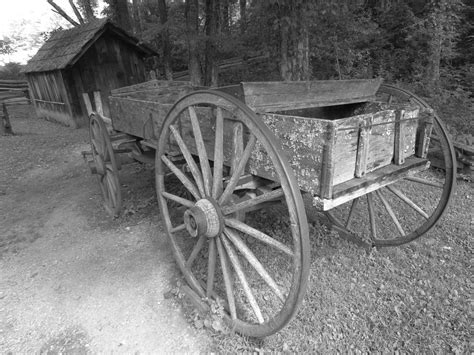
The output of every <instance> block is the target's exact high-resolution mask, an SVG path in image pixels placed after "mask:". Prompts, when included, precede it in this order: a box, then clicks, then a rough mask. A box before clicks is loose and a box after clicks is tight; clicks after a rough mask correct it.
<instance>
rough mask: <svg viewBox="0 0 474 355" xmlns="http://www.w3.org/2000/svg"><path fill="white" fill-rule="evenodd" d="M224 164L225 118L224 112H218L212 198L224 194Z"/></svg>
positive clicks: (219, 110) (219, 109)
mask: <svg viewBox="0 0 474 355" xmlns="http://www.w3.org/2000/svg"><path fill="white" fill-rule="evenodd" d="M223 164H224V117H223V116H222V110H221V108H220V107H218V108H217V112H216V142H215V145H214V180H213V184H212V197H213V198H217V197H218V196H219V195H220V194H221V193H222V168H223Z"/></svg>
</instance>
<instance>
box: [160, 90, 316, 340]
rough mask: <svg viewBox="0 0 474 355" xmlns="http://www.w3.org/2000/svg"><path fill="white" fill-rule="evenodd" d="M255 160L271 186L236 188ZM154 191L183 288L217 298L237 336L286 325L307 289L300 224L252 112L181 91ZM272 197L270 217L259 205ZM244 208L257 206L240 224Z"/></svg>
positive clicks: (279, 154)
mask: <svg viewBox="0 0 474 355" xmlns="http://www.w3.org/2000/svg"><path fill="white" fill-rule="evenodd" d="M176 152H178V153H179V154H181V156H182V157H183V158H182V159H183V162H184V164H183V165H182V169H180V168H179V167H178V165H179V164H178V163H177V160H176V159H178V158H177V154H176ZM210 160H212V161H211V162H210ZM257 160H258V162H259V163H260V164H261V166H262V167H263V168H264V169H267V170H266V171H272V172H273V173H274V176H275V177H276V178H275V179H274V180H278V181H279V183H278V184H268V185H267V186H266V187H265V186H264V187H263V188H260V189H259V188H258V187H255V186H254V187H253V188H252V187H250V192H251V193H248V192H249V189H246V190H240V188H241V187H242V186H243V180H245V179H247V180H246V181H247V182H248V181H249V180H248V178H249V177H251V178H252V175H245V173H246V172H249V171H253V172H255V171H254V170H253V169H255V166H256V165H258V164H257V163H256V161H257ZM198 161H199V166H198V163H197V162H198ZM183 171H188V173H185V172H183ZM254 179H255V180H254V182H255V181H257V180H259V181H260V180H261V181H267V182H268V181H270V180H266V179H258V178H256V177H255V178H254ZM176 185H178V186H181V187H182V188H183V190H184V191H185V192H186V193H187V196H186V197H182V196H183V194H181V195H180V194H179V193H176V191H177V189H176ZM275 185H276V186H275ZM246 186H250V185H248V184H247V185H246ZM156 188H157V195H158V201H159V205H160V210H161V214H162V217H163V220H164V223H165V226H166V230H167V233H168V236H169V238H170V241H171V246H172V249H173V252H174V256H175V258H176V261H177V264H178V266H179V267H180V269H181V271H182V272H183V274H184V277H185V279H186V280H187V282H188V284H189V285H190V286H191V287H192V289H193V290H194V291H195V292H196V293H197V294H198V295H199V296H200V297H203V298H208V299H209V300H211V301H216V302H218V303H220V304H222V305H223V307H224V319H225V320H226V321H227V322H228V324H229V326H230V327H231V328H233V329H234V330H235V331H237V332H239V333H242V334H246V335H249V336H254V337H263V336H267V335H270V334H273V333H275V332H277V331H278V330H279V329H281V328H282V327H283V326H285V325H286V324H287V323H288V322H289V321H290V320H291V319H292V317H293V316H294V315H295V314H296V311H297V308H298V306H299V305H300V304H301V302H302V300H303V296H304V293H305V289H306V284H307V279H308V273H309V264H310V259H309V258H310V249H309V248H310V245H309V237H308V225H307V221H306V215H305V210H304V205H303V201H302V198H301V194H300V191H299V189H298V185H297V183H296V179H295V177H294V175H293V172H292V170H291V167H290V166H289V164H288V162H287V159H286V157H285V155H284V153H283V151H282V149H281V148H280V146H279V144H278V142H277V141H276V139H275V137H274V135H273V134H272V133H271V132H270V131H269V130H268V128H267V127H266V126H265V124H264V123H263V122H262V121H261V119H259V118H258V117H257V116H256V114H255V113H254V112H253V111H251V110H250V109H249V108H248V107H247V106H245V105H244V104H243V103H241V102H240V101H238V100H236V99H234V98H233V97H231V96H229V95H227V94H224V93H220V92H214V91H197V92H194V93H192V94H189V95H187V96H185V97H184V98H182V99H181V100H179V101H178V102H177V103H176V104H175V105H174V106H173V107H172V108H171V110H170V112H169V113H168V115H167V117H166V119H165V121H164V123H163V126H162V132H161V135H160V138H159V145H158V149H157V154H156ZM242 191H247V193H242ZM275 201H278V203H277V204H276V207H272V208H275V209H278V213H277V214H272V213H268V215H267V214H266V213H267V212H268V210H261V209H260V210H259V208H260V207H264V206H268V205H269V203H270V202H275ZM177 205H179V206H181V209H180V208H175V207H176V206H177ZM245 210H246V211H249V210H252V211H256V210H257V212H254V213H252V214H251V216H248V218H247V220H246V221H245V222H243V221H241V220H239V219H238V218H237V217H236V215H237V214H236V212H238V211H245ZM248 215H250V214H248ZM276 216H278V217H276Z"/></svg>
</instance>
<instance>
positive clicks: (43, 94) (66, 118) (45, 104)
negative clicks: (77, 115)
mask: <svg viewBox="0 0 474 355" xmlns="http://www.w3.org/2000/svg"><path fill="white" fill-rule="evenodd" d="M27 80H28V84H29V86H30V92H31V96H32V97H31V100H32V102H33V104H34V106H35V108H36V112H37V114H38V116H39V117H42V116H46V117H48V118H52V119H56V120H59V121H60V122H63V123H68V122H70V117H71V114H72V112H71V107H70V105H69V99H68V93H67V91H66V88H65V86H64V82H63V78H62V75H61V72H60V71H59V70H54V71H51V72H39V73H28V74H27Z"/></svg>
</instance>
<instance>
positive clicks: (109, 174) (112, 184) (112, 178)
mask: <svg viewBox="0 0 474 355" xmlns="http://www.w3.org/2000/svg"><path fill="white" fill-rule="evenodd" d="M89 134H90V139H91V148H92V157H93V162H94V167H95V169H94V171H95V173H96V174H97V175H98V181H99V185H100V189H101V191H102V195H103V197H104V206H105V209H106V210H107V213H109V214H110V215H111V216H113V217H115V216H118V215H119V213H120V209H121V207H122V194H121V192H120V183H119V177H118V166H117V161H116V160H115V154H114V150H113V148H112V143H111V142H110V137H109V133H108V132H107V127H106V126H105V123H104V120H103V119H102V117H101V116H100V115H99V114H98V113H95V112H94V113H92V114H91V115H90V119H89Z"/></svg>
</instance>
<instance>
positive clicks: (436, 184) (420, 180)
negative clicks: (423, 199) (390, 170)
mask: <svg viewBox="0 0 474 355" xmlns="http://www.w3.org/2000/svg"><path fill="white" fill-rule="evenodd" d="M405 179H406V180H409V181H414V182H419V183H420V184H424V185H428V186H433V187H438V188H440V189H442V188H443V184H440V183H438V182H435V181H430V180H426V179H423V178H420V177H418V176H408V177H406V178H405Z"/></svg>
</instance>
